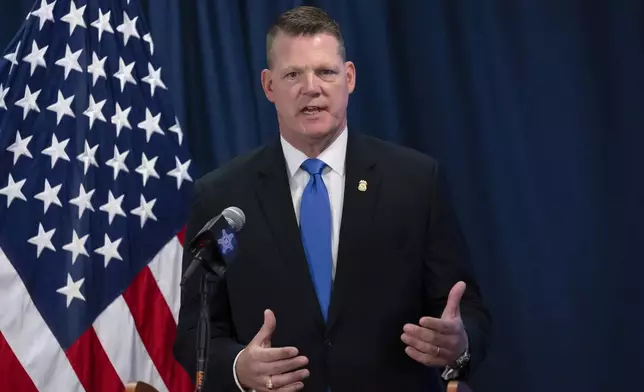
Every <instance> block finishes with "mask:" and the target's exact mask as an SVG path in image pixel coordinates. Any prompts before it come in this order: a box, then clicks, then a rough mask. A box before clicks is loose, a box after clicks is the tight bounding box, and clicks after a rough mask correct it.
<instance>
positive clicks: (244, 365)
mask: <svg viewBox="0 0 644 392" xmlns="http://www.w3.org/2000/svg"><path fill="white" fill-rule="evenodd" d="M275 325H276V321H275V315H274V314H273V312H272V311H270V310H266V311H265V312H264V325H262V328H260V330H259V332H257V335H255V337H254V338H253V340H252V341H251V342H250V343H249V344H248V346H246V348H244V350H243V351H242V353H241V354H240V355H239V359H238V360H237V366H236V368H235V371H236V372H237V377H238V379H239V383H240V384H241V385H242V386H243V387H244V388H250V389H253V390H255V391H257V392H260V391H269V390H271V391H279V392H290V391H298V390H300V389H302V388H304V384H303V383H302V380H304V379H305V378H307V377H308V376H309V371H308V370H307V369H299V370H295V369H298V368H301V367H302V366H305V365H306V364H308V363H309V360H308V359H307V358H306V357H305V356H297V355H298V350H297V348H295V347H280V348H272V347H271V336H272V335H273V332H274V331H275ZM294 370H295V371H294ZM269 380H270V381H271V382H272V384H273V388H272V389H268V387H267V385H268V383H269Z"/></svg>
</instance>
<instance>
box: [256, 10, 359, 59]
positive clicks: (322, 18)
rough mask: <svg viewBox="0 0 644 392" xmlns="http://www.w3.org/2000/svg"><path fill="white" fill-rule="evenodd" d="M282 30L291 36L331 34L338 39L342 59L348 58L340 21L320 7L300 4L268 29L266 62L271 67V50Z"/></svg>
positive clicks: (281, 16)
mask: <svg viewBox="0 0 644 392" xmlns="http://www.w3.org/2000/svg"><path fill="white" fill-rule="evenodd" d="M280 31H281V32H283V33H285V34H286V35H288V36H290V37H298V36H301V35H308V36H313V35H317V34H321V33H327V34H330V35H332V36H334V37H335V38H336V40H337V41H338V53H339V54H340V56H341V57H342V60H345V59H346V49H345V46H344V39H343V38H342V33H341V31H340V25H339V24H338V22H336V21H335V20H333V19H331V17H330V16H329V15H328V14H327V13H326V12H324V11H323V10H322V9H320V8H317V7H312V6H300V7H297V8H293V9H290V10H288V11H286V12H284V13H283V14H282V15H280V16H279V18H277V20H276V21H275V23H273V25H272V26H271V28H270V29H269V30H268V33H267V34H266V63H267V65H268V67H269V68H270V67H271V66H272V61H271V52H272V50H273V42H274V41H275V37H276V36H277V34H278V33H279V32H280Z"/></svg>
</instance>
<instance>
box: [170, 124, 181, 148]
mask: <svg viewBox="0 0 644 392" xmlns="http://www.w3.org/2000/svg"><path fill="white" fill-rule="evenodd" d="M168 131H170V132H172V133H176V134H177V140H178V142H179V145H181V142H182V141H183V131H182V130H181V124H179V119H178V118H177V117H175V118H174V125H173V126H171V127H170V128H169V129H168Z"/></svg>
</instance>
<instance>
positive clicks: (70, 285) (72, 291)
mask: <svg viewBox="0 0 644 392" xmlns="http://www.w3.org/2000/svg"><path fill="white" fill-rule="evenodd" d="M83 282H85V278H81V279H79V280H78V281H77V282H74V280H73V279H72V276H71V275H70V274H67V285H66V286H63V287H61V288H59V289H58V290H56V292H57V293H60V294H62V295H64V296H65V297H67V307H68V308H69V305H71V304H72V301H73V300H74V298H77V299H80V300H82V301H85V297H83V294H81V292H80V289H81V287H82V286H83Z"/></svg>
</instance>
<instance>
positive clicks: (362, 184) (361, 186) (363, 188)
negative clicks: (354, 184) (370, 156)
mask: <svg viewBox="0 0 644 392" xmlns="http://www.w3.org/2000/svg"><path fill="white" fill-rule="evenodd" d="M358 190H359V191H360V192H366V191H367V181H365V180H360V182H359V183H358Z"/></svg>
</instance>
